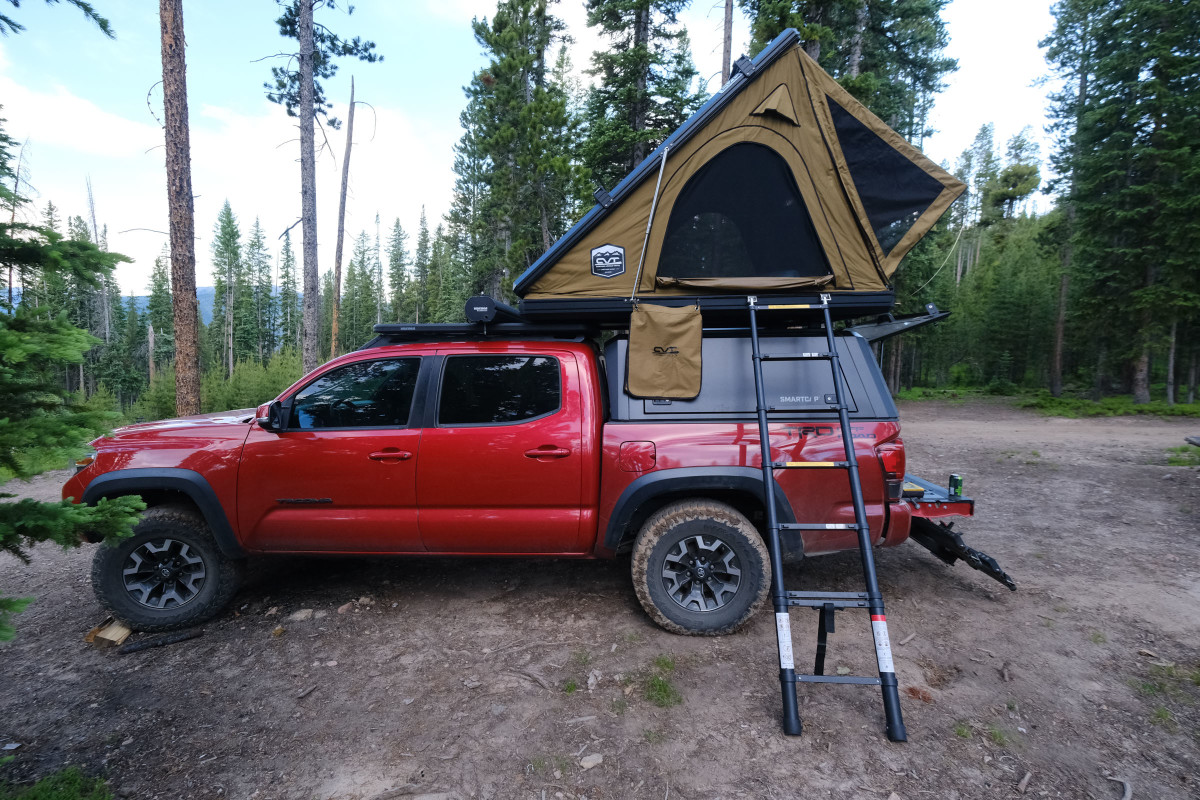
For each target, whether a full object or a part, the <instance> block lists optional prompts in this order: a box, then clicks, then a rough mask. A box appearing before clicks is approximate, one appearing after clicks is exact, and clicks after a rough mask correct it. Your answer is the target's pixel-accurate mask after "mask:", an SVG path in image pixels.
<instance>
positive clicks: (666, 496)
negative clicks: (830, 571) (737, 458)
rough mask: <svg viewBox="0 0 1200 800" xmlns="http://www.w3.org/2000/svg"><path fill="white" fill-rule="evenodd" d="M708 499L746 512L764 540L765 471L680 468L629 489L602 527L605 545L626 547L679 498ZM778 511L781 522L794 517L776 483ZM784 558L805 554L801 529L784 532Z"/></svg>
mask: <svg viewBox="0 0 1200 800" xmlns="http://www.w3.org/2000/svg"><path fill="white" fill-rule="evenodd" d="M693 497H698V498H704V499H707V500H717V501H720V502H723V503H725V504H727V505H729V506H732V507H733V508H735V509H737V510H738V511H739V512H741V513H742V515H744V516H745V517H746V518H747V519H748V520H750V522H751V524H752V525H754V526H755V527H756V528H757V529H758V532H759V535H761V536H762V537H763V540H764V541H765V540H766V507H767V505H766V503H767V500H766V491H765V490H764V489H763V480H762V471H761V470H758V469H755V468H754V467H681V468H679V469H664V470H657V471H655V472H651V473H648V474H646V475H642V476H641V477H639V478H638V479H637V480H635V481H634V482H633V483H631V484H629V486H627V487H626V488H625V491H623V492H622V493H621V496H620V497H619V498H617V502H616V504H615V505H614V506H613V510H612V514H611V515H610V516H609V518H608V527H607V528H606V529H605V532H604V542H603V544H604V547H605V548H607V549H608V550H611V551H612V552H615V553H621V552H627V551H628V550H630V549H631V548H632V546H633V541H634V539H635V538H636V537H637V534H638V531H640V530H641V528H642V526H643V525H644V524H645V523H646V520H648V519H649V518H650V517H651V515H653V514H654V512H656V511H658V510H659V509H660V508H662V507H663V506H666V505H668V504H669V503H673V502H675V501H677V500H685V499H688V498H693ZM775 515H776V518H777V519H778V521H779V522H795V521H796V515H795V513H794V512H793V511H792V504H791V503H790V502H789V501H788V498H787V495H786V494H784V492H783V489H781V488H780V486H779V482H778V481H776V482H775ZM780 545H781V547H782V549H783V556H784V560H785V561H796V560H799V559H800V558H801V557H803V555H804V545H803V542H802V541H801V539H800V536H799V534H798V532H795V531H786V532H783V533H782V534H781V535H780Z"/></svg>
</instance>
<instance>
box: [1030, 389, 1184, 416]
mask: <svg viewBox="0 0 1200 800" xmlns="http://www.w3.org/2000/svg"><path fill="white" fill-rule="evenodd" d="M1017 406H1018V407H1019V408H1030V409H1033V410H1035V411H1038V412H1040V413H1042V414H1046V415H1049V416H1054V417H1130V416H1138V415H1145V414H1149V415H1154V416H1160V417H1200V403H1176V404H1175V405H1173V406H1172V405H1168V404H1167V402H1166V401H1165V400H1152V401H1150V402H1149V403H1142V404H1140V405H1139V404H1135V403H1134V402H1133V397H1132V396H1131V395H1117V396H1115V397H1105V398H1103V399H1101V400H1098V401H1097V400H1088V399H1085V398H1082V397H1054V396H1053V395H1051V394H1050V393H1049V392H1047V391H1041V392H1038V393H1037V394H1034V395H1031V396H1027V397H1023V398H1021V399H1019V400H1018V401H1017Z"/></svg>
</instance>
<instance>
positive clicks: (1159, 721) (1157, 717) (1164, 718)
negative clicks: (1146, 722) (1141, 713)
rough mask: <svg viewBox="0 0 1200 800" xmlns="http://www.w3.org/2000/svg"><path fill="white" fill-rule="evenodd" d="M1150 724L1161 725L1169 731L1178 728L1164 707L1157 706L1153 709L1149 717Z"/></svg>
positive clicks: (1172, 715)
mask: <svg viewBox="0 0 1200 800" xmlns="http://www.w3.org/2000/svg"><path fill="white" fill-rule="evenodd" d="M1150 724H1151V725H1161V726H1163V727H1164V728H1166V729H1167V730H1169V731H1173V730H1175V729H1176V728H1178V727H1179V725H1178V723H1177V722H1176V721H1175V715H1174V714H1172V713H1171V710H1170V709H1169V708H1167V707H1166V706H1159V707H1158V708H1156V709H1154V712H1153V713H1152V714H1151V715H1150Z"/></svg>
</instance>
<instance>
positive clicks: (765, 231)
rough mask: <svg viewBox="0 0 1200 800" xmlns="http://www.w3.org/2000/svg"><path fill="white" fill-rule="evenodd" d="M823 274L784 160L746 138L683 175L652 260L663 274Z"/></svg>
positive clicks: (821, 256) (824, 264) (825, 265)
mask: <svg viewBox="0 0 1200 800" xmlns="http://www.w3.org/2000/svg"><path fill="white" fill-rule="evenodd" d="M829 274H830V269H829V261H828V259H827V258H826V257H825V252H824V250H823V249H822V248H821V245H820V242H819V240H818V239H817V232H816V230H815V229H814V227H813V223H812V218H811V217H810V216H809V214H808V209H807V208H806V207H805V205H804V201H803V200H802V199H801V197H800V191H799V189H797V187H796V182H795V180H794V179H793V178H792V174H791V170H790V169H789V167H788V165H787V162H786V161H784V160H783V157H782V156H780V155H779V154H778V153H776V152H775V151H774V150H772V149H770V148H769V147H766V146H764V145H760V144H752V143H748V142H744V143H741V144H735V145H732V146H731V147H729V148H727V149H725V150H722V151H721V152H720V153H718V154H717V155H716V156H715V157H713V158H712V159H711V160H710V161H709V162H708V163H707V164H705V165H704V166H703V167H702V168H701V169H700V170H699V171H698V172H697V173H696V174H695V175H693V176H692V177H691V178H690V179H689V180H688V182H687V184H686V185H685V186H684V187H683V191H681V192H680V193H679V197H678V198H677V199H676V200H675V206H674V208H672V210H671V218H670V220H669V221H668V223H667V233H666V236H665V237H664V239H663V246H662V254H661V255H660V256H659V262H658V275H659V277H663V278H730V279H734V280H736V279H738V278H796V277H805V278H807V277H819V276H823V275H829Z"/></svg>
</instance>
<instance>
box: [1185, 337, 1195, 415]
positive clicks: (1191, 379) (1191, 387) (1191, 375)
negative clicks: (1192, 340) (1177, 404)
mask: <svg viewBox="0 0 1200 800" xmlns="http://www.w3.org/2000/svg"><path fill="white" fill-rule="evenodd" d="M1196 355H1197V351H1196V350H1195V349H1193V350H1192V358H1191V360H1190V361H1189V362H1188V381H1187V383H1188V387H1187V388H1188V393H1187V401H1188V405H1191V404H1192V403H1194V402H1196Z"/></svg>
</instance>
